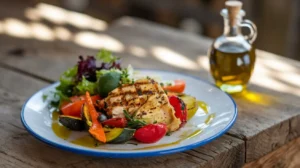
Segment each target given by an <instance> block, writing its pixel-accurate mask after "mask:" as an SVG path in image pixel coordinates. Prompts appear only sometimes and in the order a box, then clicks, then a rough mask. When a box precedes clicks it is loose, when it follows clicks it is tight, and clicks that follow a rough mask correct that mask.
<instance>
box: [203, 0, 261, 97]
mask: <svg viewBox="0 0 300 168" xmlns="http://www.w3.org/2000/svg"><path fill="white" fill-rule="evenodd" d="M225 5H226V9H223V10H222V11H221V15H222V16H223V17H224V33H223V35H222V36H220V37H218V38H217V39H216V40H215V41H214V43H213V44H212V46H211V48H210V50H209V52H208V55H209V62H210V72H211V75H212V77H213V78H214V80H215V84H216V85H217V86H218V87H220V88H221V89H222V90H223V91H225V92H228V93H238V92H241V91H243V90H245V89H246V86H247V83H248V81H249V79H250V77H251V74H252V71H253V69H254V64H255V57H256V55H255V48H254V47H253V46H252V43H253V42H254V40H255V39H256V35H257V31H256V27H255V25H254V24H253V23H252V22H251V21H249V20H242V17H243V16H244V15H245V12H244V11H243V10H241V6H242V3H241V2H239V1H227V2H226V3H225ZM241 27H247V28H249V29H250V34H249V35H248V36H244V35H243V34H242V33H241Z"/></svg>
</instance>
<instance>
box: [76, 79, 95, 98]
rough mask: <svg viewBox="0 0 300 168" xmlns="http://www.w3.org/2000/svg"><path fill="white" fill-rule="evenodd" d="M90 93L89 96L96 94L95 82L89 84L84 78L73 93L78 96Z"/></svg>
mask: <svg viewBox="0 0 300 168" xmlns="http://www.w3.org/2000/svg"><path fill="white" fill-rule="evenodd" d="M86 91H88V92H90V94H91V95H94V94H96V91H97V82H90V81H88V80H87V79H85V77H82V81H81V82H79V83H78V84H77V85H76V87H75V92H76V93H77V94H79V95H82V94H85V92H86Z"/></svg>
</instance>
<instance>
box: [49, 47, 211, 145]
mask: <svg viewBox="0 0 300 168" xmlns="http://www.w3.org/2000/svg"><path fill="white" fill-rule="evenodd" d="M185 87H186V82H185V81H184V80H182V79H179V78H178V79H174V80H164V79H162V78H161V77H160V76H159V75H151V74H150V75H144V74H142V73H139V71H135V70H134V69H133V68H132V66H130V65H129V66H128V67H127V68H122V67H121V64H120V59H119V58H117V57H115V56H113V55H112V54H111V53H110V52H109V51H106V50H101V51H100V52H99V53H98V54H97V56H96V57H93V56H87V57H86V58H83V57H82V56H80V57H79V62H78V64H77V65H75V66H74V67H72V68H70V69H68V70H67V71H65V72H64V73H63V74H62V75H61V77H60V83H59V85H58V86H57V87H56V88H55V91H54V92H53V91H52V92H50V93H45V94H44V100H45V101H48V102H49V103H50V104H49V105H50V106H49V107H50V108H51V109H52V111H53V113H55V114H56V115H58V121H59V122H58V123H59V125H60V126H61V125H62V126H64V127H66V128H67V129H69V130H72V131H82V132H88V133H89V134H90V135H91V137H93V139H95V140H96V141H97V144H98V145H99V144H100V145H101V144H106V143H109V144H122V143H133V142H135V143H155V142H158V141H159V140H160V139H162V138H163V137H165V136H172V133H174V132H176V131H178V130H180V129H181V128H182V127H184V126H185V124H186V123H187V122H188V120H189V119H190V118H192V117H193V115H195V113H196V112H197V110H198V108H199V105H200V108H202V109H203V110H204V111H207V108H208V107H207V106H206V104H205V103H204V102H200V101H198V102H197V100H196V98H195V97H193V96H191V95H188V94H185V93H184V90H185ZM212 118H213V117H212V116H211V119H212ZM52 128H53V129H54V130H53V131H54V132H55V133H56V134H58V132H60V133H59V134H61V131H57V130H55V129H58V127H52ZM60 129H61V128H60ZM59 134H58V136H61V135H59ZM90 142H91V143H94V141H90Z"/></svg>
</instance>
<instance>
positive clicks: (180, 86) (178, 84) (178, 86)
mask: <svg viewBox="0 0 300 168" xmlns="http://www.w3.org/2000/svg"><path fill="white" fill-rule="evenodd" d="M174 83H175V84H174V85H171V86H163V89H164V90H166V91H170V92H177V93H182V92H183V91H184V89H185V81H184V80H181V79H177V80H174Z"/></svg>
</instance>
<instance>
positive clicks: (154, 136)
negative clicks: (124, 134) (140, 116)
mask: <svg viewBox="0 0 300 168" xmlns="http://www.w3.org/2000/svg"><path fill="white" fill-rule="evenodd" d="M167 130H168V128H167V126H166V125H165V124H149V125H146V126H144V127H142V128H139V129H138V130H136V131H135V133H134V138H135V139H136V140H138V141H140V142H143V143H154V142H157V141H158V140H160V139H161V138H162V137H164V136H165V135H166V133H167Z"/></svg>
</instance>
